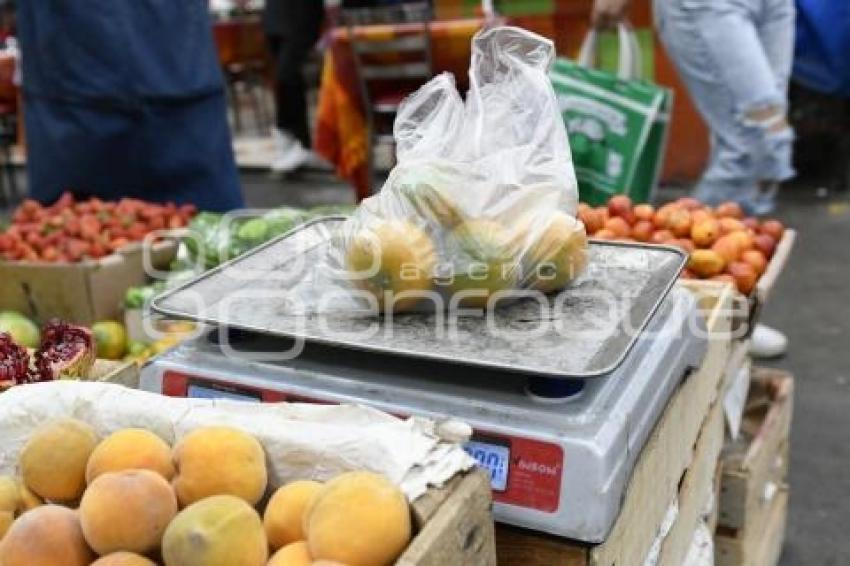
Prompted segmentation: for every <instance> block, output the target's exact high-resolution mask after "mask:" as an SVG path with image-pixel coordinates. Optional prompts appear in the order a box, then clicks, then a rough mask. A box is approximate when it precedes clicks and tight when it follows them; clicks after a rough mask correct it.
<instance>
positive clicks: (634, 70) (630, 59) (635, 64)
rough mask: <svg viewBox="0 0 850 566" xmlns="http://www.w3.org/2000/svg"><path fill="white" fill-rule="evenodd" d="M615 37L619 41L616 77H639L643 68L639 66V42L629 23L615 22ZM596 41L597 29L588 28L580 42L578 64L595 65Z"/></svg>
mask: <svg viewBox="0 0 850 566" xmlns="http://www.w3.org/2000/svg"><path fill="white" fill-rule="evenodd" d="M617 37H618V39H619V43H620V49H619V53H618V57H617V77H618V78H620V79H622V80H631V79H637V78H641V77H642V76H643V69H642V68H641V55H640V44H639V43H638V40H637V35H636V34H635V32H634V30H633V29H632V27H631V26H630V25H628V24H627V23H625V22H620V23H619V24H617ZM598 43H599V31H598V30H597V29H596V28H590V30H589V31H588V32H587V35H585V36H584V41H582V42H581V49H580V50H579V53H578V64H579V65H581V66H582V67H587V68H588V69H593V68H595V67H596V54H597V44H598Z"/></svg>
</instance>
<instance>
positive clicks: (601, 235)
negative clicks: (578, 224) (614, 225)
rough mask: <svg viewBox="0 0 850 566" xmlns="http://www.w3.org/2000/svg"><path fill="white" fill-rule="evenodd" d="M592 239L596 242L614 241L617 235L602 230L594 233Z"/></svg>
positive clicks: (604, 229)
mask: <svg viewBox="0 0 850 566" xmlns="http://www.w3.org/2000/svg"><path fill="white" fill-rule="evenodd" d="M593 237H594V238H596V239H597V240H615V239H616V238H617V237H618V236H617V234H615V233H614V232H612V231H611V230H608V229H607V228H603V229H602V230H599V231H598V232H596V233H595V234H594V235H593Z"/></svg>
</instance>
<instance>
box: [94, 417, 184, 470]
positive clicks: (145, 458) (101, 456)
mask: <svg viewBox="0 0 850 566" xmlns="http://www.w3.org/2000/svg"><path fill="white" fill-rule="evenodd" d="M135 469H144V470H151V471H154V472H156V473H158V474H160V475H161V476H162V477H164V478H165V479H167V480H171V478H172V477H173V476H174V464H173V463H172V462H171V448H170V447H169V446H168V444H166V443H165V441H164V440H162V439H161V438H160V437H158V436H157V435H155V434H154V433H152V432H149V431H147V430H144V429H140V428H128V429H124V430H119V431H118V432H115V433H113V434H111V435H109V436H108V437H106V438H105V439H104V440H102V441H101V443H100V444H98V445H97V448H95V449H94V452H92V455H91V457H90V458H89V462H88V465H87V466H86V481H87V482H88V483H91V482H92V481H94V480H95V478H97V477H98V476H100V475H101V474H103V473H106V472H119V471H122V470H135Z"/></svg>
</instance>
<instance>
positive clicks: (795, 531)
mask: <svg viewBox="0 0 850 566" xmlns="http://www.w3.org/2000/svg"><path fill="white" fill-rule="evenodd" d="M243 181H244V186H245V192H246V197H247V200H248V203H249V205H251V206H256V207H266V206H274V205H280V204H291V205H306V206H311V205H317V204H326V203H336V202H350V201H351V200H352V193H351V191H350V190H349V189H347V188H346V187H345V186H343V185H341V184H339V183H338V182H337V181H335V180H334V179H333V178H332V177H331V176H330V175H328V174H323V173H312V174H306V175H299V176H297V177H293V178H287V179H275V178H272V177H270V176H269V175H268V174H265V173H247V174H245V175H244V176H243ZM821 192H825V191H821ZM671 194H672V193H671ZM777 215H778V216H779V217H780V218H781V219H782V220H784V221H785V222H786V223H787V224H788V225H789V226H793V227H795V228H797V229H798V231H799V233H800V237H799V240H798V244H797V247H796V249H795V252H794V254H793V256H792V258H791V260H790V263H789V265H788V267H787V270H786V273H785V274H784V276H783V277H782V278H781V280H780V281H779V284H778V288H777V289H776V293H775V294H774V295H773V296H772V297H771V301H770V303H769V305H768V307H767V309H766V312H765V313H764V319H765V321H766V322H768V323H770V324H772V325H774V326H776V327H778V328H781V329H782V330H784V331H785V332H786V333H787V334H788V336H789V338H790V340H791V349H790V352H789V353H788V355H787V357H786V358H785V359H783V360H780V361H778V362H776V363H774V364H770V365H775V366H776V367H780V368H783V369H787V370H789V371H791V372H792V373H793V374H794V375H795V376H796V377H797V389H796V391H797V393H796V395H797V397H796V404H795V409H794V411H795V414H794V425H793V435H792V451H791V508H790V520H789V529H788V539H787V544H786V547H785V552H784V555H783V558H782V565H783V566H791V565H794V566H796V565H806V566H808V565H815V564H817V565H819V566H830V565H835V566H838V565H844V564H848V563H850V537H848V536H847V525H848V524H850V474H848V473H847V468H848V464H850V440H848V439H850V436H848V431H850V338H848V335H850V324H848V322H847V320H848V318H850V301H848V299H850V291H848V288H850V267H848V266H850V195H849V194H847V193H846V192H845V193H836V194H833V195H831V196H830V195H828V194H823V195H820V196H818V191H816V190H814V189H807V188H801V187H798V188H793V189H790V190H787V191H786V192H785V193H783V196H782V202H781V205H780V209H779V211H778V213H777Z"/></svg>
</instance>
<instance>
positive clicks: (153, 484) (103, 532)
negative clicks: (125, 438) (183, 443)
mask: <svg viewBox="0 0 850 566" xmlns="http://www.w3.org/2000/svg"><path fill="white" fill-rule="evenodd" d="M176 514H177V498H176V497H175V496H174V491H172V489H171V485H170V484H169V483H168V482H167V481H165V478H163V477H162V476H161V475H159V474H158V473H156V472H152V471H150V470H124V471H121V472H107V473H105V474H103V475H101V476H98V477H97V478H96V479H95V480H94V481H93V482H92V483H91V485H89V487H88V489H86V492H85V494H84V495H83V499H82V501H81V502H80V523H81V524H82V527H83V534H84V535H85V537H86V540H87V541H88V543H89V546H91V547H92V548H93V549H94V550H95V552H97V553H98V554H101V555H103V554H109V553H111V552H118V551H120V550H126V551H129V552H137V553H139V554H147V553H148V552H150V551H152V550H155V549H156V548H158V547H159V543H160V541H161V540H162V534H163V533H164V532H165V528H166V527H167V526H168V523H170V522H171V519H173V518H174V516H175V515H176Z"/></svg>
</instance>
